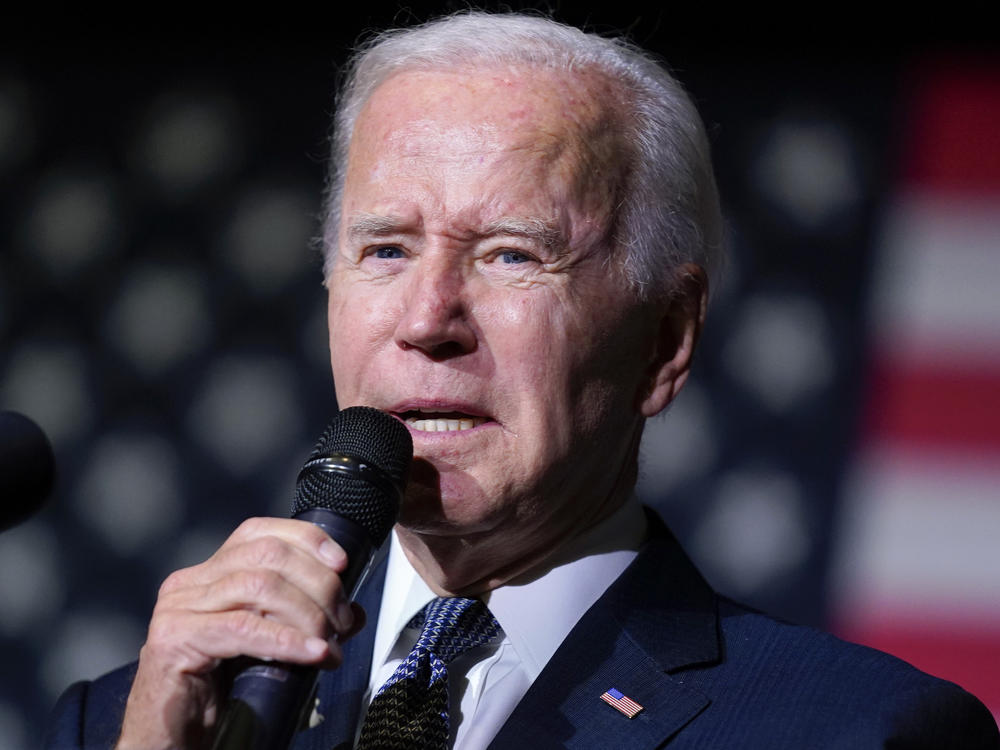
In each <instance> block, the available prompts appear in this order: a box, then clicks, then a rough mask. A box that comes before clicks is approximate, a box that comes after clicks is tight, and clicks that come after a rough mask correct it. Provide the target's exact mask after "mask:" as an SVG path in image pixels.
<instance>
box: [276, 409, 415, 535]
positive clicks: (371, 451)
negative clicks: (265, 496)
mask: <svg viewBox="0 0 1000 750" xmlns="http://www.w3.org/2000/svg"><path fill="white" fill-rule="evenodd" d="M331 455H340V456H351V457H353V458H357V459H360V460H361V461H362V462H364V463H366V464H368V465H369V466H370V467H372V468H374V469H376V470H377V471H379V472H380V473H382V474H383V475H385V477H386V478H387V479H389V480H390V481H391V482H392V483H393V484H395V485H397V486H399V487H403V486H404V485H405V483H406V473H407V471H409V468H410V461H411V460H412V458H413V440H412V438H411V437H410V433H409V431H408V430H407V429H406V427H405V426H404V425H403V424H402V422H400V421H399V420H398V419H395V418H394V417H391V416H389V415H388V414H386V413H385V412H382V411H379V410H378V409H372V408H371V407H368V406H352V407H350V408H347V409H344V410H343V411H341V412H340V413H339V414H337V416H336V417H334V418H333V421H331V422H330V424H329V425H328V426H327V428H326V431H325V432H324V433H323V435H322V437H320V439H319V441H318V442H317V443H316V447H315V448H313V451H312V453H311V454H310V455H309V460H310V461H312V460H314V459H317V458H322V457H324V456H331ZM312 508H325V509H327V510H330V511H333V512H334V513H336V514H337V515H340V516H343V517H344V518H348V519H350V520H352V521H354V522H355V523H357V524H359V525H360V526H362V527H364V529H365V530H366V531H367V532H368V533H369V535H370V536H371V539H372V542H373V543H374V544H375V545H376V546H377V545H380V544H382V542H383V541H385V538H386V536H388V534H389V530H390V529H392V525H393V524H394V523H395V522H396V515H397V513H398V511H399V508H398V503H397V499H396V497H395V496H392V495H389V494H386V493H385V492H384V491H383V490H382V489H381V488H380V487H378V486H376V485H375V484H372V483H370V482H366V481H364V480H363V479H359V478H356V477H352V476H348V475H345V474H338V473H333V472H327V471H307V472H304V473H303V475H302V476H301V477H300V479H299V481H298V483H297V484H296V486H295V502H294V505H293V507H292V515H293V516H294V515H298V514H299V513H302V512H304V511H307V510H311V509H312Z"/></svg>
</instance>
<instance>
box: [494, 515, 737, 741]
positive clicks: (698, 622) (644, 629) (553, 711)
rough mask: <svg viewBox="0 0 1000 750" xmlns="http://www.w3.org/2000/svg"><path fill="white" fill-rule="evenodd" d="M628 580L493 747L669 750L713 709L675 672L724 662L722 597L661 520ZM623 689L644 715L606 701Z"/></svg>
mask: <svg viewBox="0 0 1000 750" xmlns="http://www.w3.org/2000/svg"><path fill="white" fill-rule="evenodd" d="M650 524H651V538H650V541H649V542H648V543H647V545H646V546H645V547H644V548H643V550H642V551H641V552H640V553H639V556H638V557H637V558H636V559H635V561H634V562H633V563H632V565H631V566H629V568H628V569H627V570H626V571H625V573H623V574H622V576H621V577H620V578H619V579H618V580H617V581H616V582H615V583H614V584H612V586H611V587H610V588H609V589H608V590H607V592H605V594H604V595H603V596H602V597H601V598H600V599H599V600H598V601H597V603H595V604H594V606H593V607H591V609H590V610H588V612H587V613H586V614H585V615H584V616H583V617H582V618H581V619H580V621H579V622H578V623H577V624H576V626H575V627H574V628H573V630H572V631H571V632H570V635H569V636H568V637H567V639H566V640H565V641H564V642H563V644H562V646H560V647H559V649H558V650H557V651H556V653H555V654H554V655H553V657H552V659H551V660H550V661H549V663H548V664H547V665H546V666H545V669H543V670H542V673H541V674H540V675H539V676H538V679H536V680H535V682H534V683H533V684H532V686H531V689H530V690H529V691H528V693H527V694H526V695H525V697H524V699H523V700H522V701H521V702H520V703H519V704H518V706H517V708H516V709H515V710H514V712H513V713H512V714H511V716H510V718H509V719H508V721H507V723H506V724H505V725H504V726H503V728H502V729H501V730H500V732H499V734H498V735H497V737H496V739H495V740H494V741H493V743H492V744H491V745H490V747H491V748H493V749H494V750H499V749H502V748H518V750H520V749H522V748H524V747H548V746H560V747H569V748H572V747H588V748H593V747H628V748H637V749H638V748H652V747H658V746H660V745H662V744H663V743H664V742H666V741H667V740H668V738H670V737H671V736H672V735H673V734H675V733H676V732H677V731H679V730H680V729H681V728H682V727H683V726H684V725H685V724H687V723H688V722H689V721H690V720H691V719H692V718H694V717H695V716H696V715H697V714H698V713H700V712H701V711H702V710H703V709H704V708H705V707H706V706H707V705H708V703H709V699H708V698H707V697H705V696H704V695H702V694H701V693H698V692H696V691H694V690H691V689H688V688H686V687H684V686H683V685H681V684H680V683H679V682H678V681H676V680H674V679H673V678H672V677H671V676H670V673H671V672H674V671H676V670H679V669H681V668H684V667H688V666H691V665H693V664H702V663H704V664H710V663H714V662H717V661H718V660H719V636H718V617H717V613H716V605H715V595H714V593H713V592H712V590H711V589H710V588H709V586H708V585H707V584H706V583H705V581H704V579H702V577H701V575H700V574H699V573H698V571H697V570H696V569H695V568H694V566H693V565H692V563H691V562H690V560H688V558H687V556H686V555H685V554H684V552H683V551H682V550H681V548H680V546H679V545H678V544H677V542H676V540H674V538H673V536H672V535H671V534H670V532H669V531H668V530H667V529H666V527H665V526H664V525H663V523H662V522H661V521H660V520H659V519H658V518H653V517H651V519H650ZM609 688H616V689H617V690H619V691H620V692H622V693H624V694H625V695H626V696H627V697H629V698H631V699H632V700H634V701H635V702H637V703H638V704H640V705H641V706H642V707H643V710H642V711H641V712H640V713H639V714H638V715H637V716H635V718H633V719H629V718H627V717H626V716H625V715H623V714H621V713H620V712H618V711H617V710H616V709H614V708H612V707H611V706H609V705H607V704H606V703H604V702H603V701H602V700H601V694H602V693H604V692H605V691H606V690H608V689H609Z"/></svg>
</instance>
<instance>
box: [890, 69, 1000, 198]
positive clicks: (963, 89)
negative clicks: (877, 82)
mask: <svg viewBox="0 0 1000 750" xmlns="http://www.w3.org/2000/svg"><path fill="white" fill-rule="evenodd" d="M911 90H912V92H913V97H912V106H911V108H910V111H909V113H908V118H907V120H906V122H905V123H904V127H906V128H908V129H909V139H908V140H909V143H908V147H907V149H906V155H907V158H906V162H907V169H906V173H905V175H904V182H905V183H907V184H909V185H910V186H916V185H921V186H929V187H934V188H937V189H944V190H993V191H995V190H998V189H1000V148H998V147H997V123H1000V59H998V58H993V59H990V60H969V61H968V63H967V64H961V63H958V64H952V65H940V66H938V67H934V68H933V69H925V70H924V71H922V72H921V73H919V74H918V75H917V76H916V77H915V80H913V81H912V89H911Z"/></svg>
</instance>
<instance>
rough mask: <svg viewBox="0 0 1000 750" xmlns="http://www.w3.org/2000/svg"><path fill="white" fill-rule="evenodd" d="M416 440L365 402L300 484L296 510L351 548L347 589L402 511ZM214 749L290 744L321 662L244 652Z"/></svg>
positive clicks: (345, 415)
mask: <svg viewBox="0 0 1000 750" xmlns="http://www.w3.org/2000/svg"><path fill="white" fill-rule="evenodd" d="M412 459H413V440H412V438H411V437H410V433H409V431H408V430H407V429H406V427H405V426H404V425H403V423H402V422H400V421H399V420H398V419H395V418H393V417H391V416H389V415H388V414H386V413H385V412H381V411H379V410H378V409H372V408H370V407H367V406H353V407H350V408H348V409H344V410H343V411H342V412H340V413H339V414H338V415H337V416H336V417H334V419H333V421H332V422H330V424H329V426H328V427H327V428H326V431H325V432H324V433H323V436H322V437H321V438H320V439H319V442H318V443H317V444H316V447H315V448H314V449H313V452H312V454H310V456H309V459H308V460H307V461H306V463H305V466H303V467H302V471H300V472H299V476H298V479H297V481H296V486H295V502H294V504H293V507H292V517H293V518H298V519H301V520H304V521H311V522H312V523H315V524H316V525H317V526H319V527H320V528H322V529H323V530H324V531H325V532H326V533H327V534H329V535H330V537H331V538H332V539H333V540H334V541H335V542H337V543H338V544H339V545H340V546H341V547H343V548H344V551H345V552H346V553H347V560H348V564H347V569H346V570H345V571H344V572H343V573H341V574H340V578H341V581H342V583H343V585H344V589H345V591H346V592H347V595H348V597H351V598H352V597H353V595H354V591H355V590H356V589H357V587H358V585H359V584H360V583H361V581H362V580H363V579H364V577H365V575H366V574H367V572H368V569H369V567H370V566H371V562H372V560H373V558H374V556H375V552H376V550H377V549H378V548H379V547H380V546H381V545H382V543H383V542H384V541H385V539H386V537H387V536H388V535H389V531H390V530H391V529H392V527H393V524H395V523H396V516H397V514H398V512H399V503H400V502H401V501H402V498H403V491H404V489H405V485H406V474H407V471H408V470H409V467H410V461H411V460H412ZM239 661H242V662H244V664H247V665H248V666H245V668H243V669H242V670H241V671H240V672H239V673H238V674H237V676H236V678H235V679H234V680H233V686H232V689H231V690H230V692H229V698H228V700H227V703H226V708H225V712H224V714H223V716H222V719H221V720H220V723H219V729H218V731H217V733H216V736H215V743H214V744H213V745H212V748H213V750H236V748H239V750H279V749H280V750H285V748H287V747H288V746H289V745H290V744H291V739H292V735H293V734H294V733H295V730H296V729H297V728H298V727H299V726H300V725H301V723H302V719H303V718H304V717H303V714H304V712H305V711H306V710H307V709H308V708H309V703H310V700H309V699H310V697H311V696H312V693H313V691H314V689H315V685H316V678H317V676H318V674H319V670H317V669H316V668H315V667H311V666H306V665H294V664H292V665H290V664H281V663H278V662H264V661H260V660H256V659H247V658H243V659H241V660H239Z"/></svg>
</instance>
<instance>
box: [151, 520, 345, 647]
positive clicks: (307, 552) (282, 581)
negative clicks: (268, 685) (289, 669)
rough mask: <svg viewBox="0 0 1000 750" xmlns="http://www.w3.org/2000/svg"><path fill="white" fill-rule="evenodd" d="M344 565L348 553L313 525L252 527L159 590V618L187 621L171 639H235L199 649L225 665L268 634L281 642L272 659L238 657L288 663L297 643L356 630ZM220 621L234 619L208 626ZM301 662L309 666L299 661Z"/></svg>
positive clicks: (259, 523) (249, 523)
mask: <svg viewBox="0 0 1000 750" xmlns="http://www.w3.org/2000/svg"><path fill="white" fill-rule="evenodd" d="M346 563H347V559H346V555H345V554H344V552H343V550H342V549H341V548H340V547H339V546H338V545H337V544H336V543H335V542H333V541H332V540H331V539H330V538H329V537H328V536H327V535H326V534H325V533H324V532H323V531H322V530H321V529H319V528H317V527H316V526H314V525H313V524H309V523H304V522H301V521H294V520H290V519H251V520H250V521H247V522H245V523H243V524H242V525H241V526H240V527H239V528H238V529H237V530H236V531H235V532H234V533H233V534H232V536H230V538H229V539H228V540H226V542H225V543H224V544H223V546H222V547H221V548H220V549H219V550H218V551H217V552H216V553H215V554H214V555H213V556H212V557H211V558H209V559H208V560H207V561H205V562H204V563H202V564H200V565H196V566H194V567H193V568H188V569H186V570H183V571H179V572H177V573H175V574H173V575H171V576H170V577H169V578H168V579H167V580H166V581H165V582H164V584H163V586H162V587H161V591H160V598H159V600H158V603H157V610H159V611H160V613H161V614H162V615H165V614H167V613H178V614H182V615H183V617H182V618H179V620H178V622H176V623H173V624H172V630H171V631H170V633H173V632H175V630H174V629H176V630H179V631H180V632H183V633H193V631H194V630H195V629H201V628H206V631H205V632H206V633H209V632H211V633H216V634H217V635H219V634H221V632H226V631H228V632H230V634H231V638H229V639H221V636H220V637H219V638H216V639H214V640H212V641H210V642H208V641H206V642H205V643H201V642H200V641H199V642H200V643H201V645H202V646H207V647H208V648H209V649H210V650H209V652H208V653H211V654H212V655H213V656H214V657H219V658H226V657H228V656H229V655H230V654H229V653H228V651H229V649H230V647H231V642H232V641H235V642H245V645H246V646H247V647H253V648H260V647H261V646H262V645H263V644H265V643H266V642H267V641H268V636H267V634H270V638H271V639H275V638H282V639H284V640H283V641H282V643H280V644H279V643H277V642H275V643H274V644H273V651H274V653H259V652H258V651H256V650H255V651H252V652H251V651H247V650H243V651H237V653H242V654H245V655H249V656H258V657H264V658H286V656H285V650H284V649H285V648H287V647H288V645H289V644H291V643H293V642H294V643H297V644H300V645H301V644H302V643H304V639H305V638H309V637H313V638H319V639H322V640H327V639H329V638H331V637H332V636H334V635H336V634H346V633H348V632H349V631H351V629H352V628H353V627H354V619H355V616H354V610H353V609H352V608H351V606H350V602H349V601H348V600H347V597H346V594H345V592H344V589H343V586H342V585H341V581H340V576H339V575H338V572H339V571H341V570H343V569H344V567H345V566H346ZM222 613H227V614H229V615H230V616H228V617H215V618H214V619H212V620H211V621H209V620H207V619H205V618H208V617H209V616H211V615H218V614H222ZM199 616H200V618H201V619H199ZM154 617H155V615H154ZM261 620H263V621H266V623H264V622H259V621H261ZM196 622H197V623H200V624H198V625H197V626H196V625H195V624H194V623H196ZM275 624H277V625H284V626H288V627H290V628H292V629H294V630H298V631H301V633H302V635H303V638H298V639H296V638H292V637H291V636H290V635H288V634H287V633H285V631H283V630H282V629H280V628H275V627H274V625H275ZM164 635H165V636H166V635H167V634H164ZM168 640H169V638H168ZM299 657H300V658H301V659H304V660H306V661H312V659H309V658H308V657H307V655H305V654H302V653H299Z"/></svg>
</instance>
